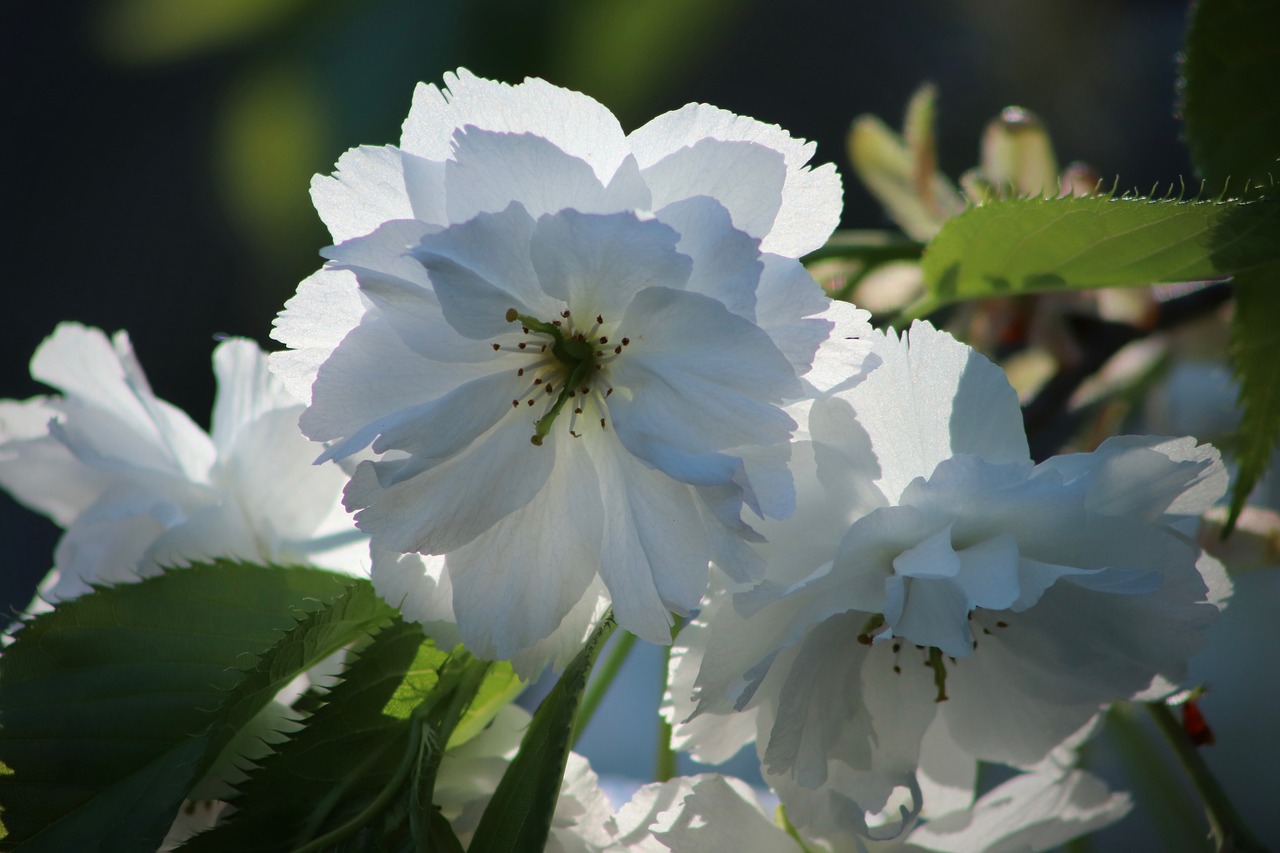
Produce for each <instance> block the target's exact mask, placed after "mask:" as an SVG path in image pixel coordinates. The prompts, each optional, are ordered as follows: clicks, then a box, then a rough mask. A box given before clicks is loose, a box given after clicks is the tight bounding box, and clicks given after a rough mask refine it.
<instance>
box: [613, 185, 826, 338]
mask: <svg viewBox="0 0 1280 853" xmlns="http://www.w3.org/2000/svg"><path fill="white" fill-rule="evenodd" d="M655 215H656V216H657V218H658V221H660V222H663V223H665V224H667V225H670V226H671V227H672V228H674V229H675V230H676V232H677V233H678V234H679V235H680V237H679V239H680V243H679V246H678V247H677V248H679V250H680V252H681V253H682V254H684V255H687V256H688V257H689V258H692V259H693V272H692V275H691V276H690V277H689V282H688V285H687V286H686V289H688V290H690V291H692V292H694V293H701V294H704V295H706V296H710V297H711V298H712V299H714V300H716V301H717V302H719V303H720V304H722V305H724V307H726V308H728V309H729V310H730V311H731V312H733V313H734V314H737V315H738V316H739V317H742V318H744V319H747V320H751V321H753V322H754V321H755V320H756V290H757V288H758V287H759V286H761V285H762V284H763V282H762V281H761V273H762V272H763V270H764V264H763V263H762V261H761V259H760V252H759V246H760V241H759V240H757V239H756V238H754V237H752V236H751V235H749V234H747V233H746V232H745V231H742V230H739V229H737V228H735V227H734V226H733V222H732V220H731V219H730V218H729V211H727V210H725V208H724V205H722V204H721V203H720V202H719V201H717V200H716V199H714V198H711V197H709V196H696V197H694V198H690V199H682V200H679V201H675V202H672V203H671V204H668V205H667V206H666V207H664V208H662V209H661V210H659V211H657V213H656V214H655ZM653 283H654V284H663V282H661V281H655V282H653ZM664 286H666V287H674V286H675V285H671V284H666V285H664ZM814 287H815V288H817V284H814ZM637 289H638V288H637ZM819 295H821V291H820V289H819ZM817 310H820V308H819V309H817ZM761 316H764V315H761ZM785 316H786V315H785V314H781V315H780V317H779V318H778V319H782V317H785ZM771 319H772V318H771Z"/></svg>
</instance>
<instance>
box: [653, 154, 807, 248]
mask: <svg viewBox="0 0 1280 853" xmlns="http://www.w3.org/2000/svg"><path fill="white" fill-rule="evenodd" d="M786 172H787V169H786V164H785V163H784V161H783V158H782V155H781V154H780V153H778V152H777V151H774V150H772V149H770V148H766V147H764V146H763V145H757V144H754V143H751V142H722V141H720V140H718V139H700V140H698V141H697V142H695V143H693V144H692V145H690V146H689V147H687V148H681V149H679V150H678V151H674V152H672V153H671V154H668V155H667V156H665V157H663V158H662V159H661V160H658V161H657V162H656V163H654V164H653V165H651V166H646V167H644V168H643V169H642V170H641V173H642V174H643V175H644V180H645V183H646V184H648V185H649V189H650V190H651V191H652V193H653V206H654V207H655V208H657V209H661V208H663V207H666V206H667V205H670V204H672V203H674V202H679V201H681V200H682V199H687V198H689V197H691V196H710V197H711V198H714V199H715V200H716V201H718V202H720V204H722V205H724V207H725V208H726V209H727V210H728V211H729V215H730V216H731V217H732V219H733V226H734V227H735V228H737V229H739V230H741V231H745V232H746V233H747V234H750V235H751V236H752V237H754V238H756V239H757V240H763V239H764V238H765V236H766V235H768V234H769V230H770V228H772V226H773V222H774V219H775V218H776V217H777V215H778V209H779V208H780V207H781V206H782V185H783V182H784V181H785V180H786ZM746 175H749V176H750V180H743V176H746Z"/></svg>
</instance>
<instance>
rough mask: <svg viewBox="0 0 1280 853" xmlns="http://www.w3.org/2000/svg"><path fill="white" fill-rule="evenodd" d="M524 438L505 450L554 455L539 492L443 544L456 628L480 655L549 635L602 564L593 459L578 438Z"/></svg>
mask: <svg viewBox="0 0 1280 853" xmlns="http://www.w3.org/2000/svg"><path fill="white" fill-rule="evenodd" d="M528 442H529V439H528V436H527V435H526V436H525V437H524V448H506V449H504V450H505V452H506V453H511V454H514V453H521V452H523V453H525V454H532V455H540V456H545V457H546V458H551V459H554V461H555V470H554V471H553V472H552V473H551V474H550V476H545V475H544V477H545V485H544V486H543V487H542V488H541V489H540V490H539V492H538V494H537V496H536V497H535V498H534V499H533V500H530V501H526V502H525V503H524V505H523V506H522V507H520V508H519V509H516V510H515V511H513V512H511V513H510V514H508V515H505V516H504V517H503V518H501V519H496V520H491V521H490V523H489V524H487V525H485V529H484V530H483V532H481V533H480V534H479V535H478V536H476V537H475V538H474V539H473V540H472V541H471V542H470V543H469V544H467V545H466V546H464V547H459V548H456V549H455V548H449V549H447V550H448V551H449V552H450V553H449V555H448V557H447V559H446V566H447V567H448V571H449V577H450V579H451V581H452V583H453V607H454V612H456V613H457V615H458V629H459V630H460V631H461V633H462V638H463V641H464V642H466V644H467V647H468V648H470V649H471V650H472V651H473V652H475V653H476V654H478V655H480V656H482V657H492V658H496V659H502V660H505V659H509V658H511V657H512V655H514V654H515V653H516V652H518V651H520V650H521V649H525V648H527V647H529V646H531V645H533V644H534V643H536V642H537V641H539V640H542V639H543V638H545V637H547V636H549V635H550V634H551V633H552V632H553V631H555V630H556V628H557V627H559V625H560V623H561V621H562V620H563V619H564V618H565V616H566V615H568V613H569V611H570V610H572V609H573V607H574V606H575V605H576V604H578V602H579V601H580V600H581V599H582V597H583V593H584V592H585V591H586V589H587V588H588V587H589V586H590V584H591V581H592V579H593V578H594V577H595V576H596V573H597V571H598V569H599V566H600V557H599V554H600V548H601V545H600V539H601V535H602V532H603V531H602V528H603V527H604V524H603V519H602V517H601V495H600V493H599V490H598V489H597V488H596V485H595V483H596V473H595V471H594V468H593V466H592V462H591V459H590V458H589V457H588V455H587V453H586V451H585V450H584V449H583V448H581V447H580V446H579V445H580V442H578V441H574V440H572V439H567V438H565V437H563V436H560V437H554V436H553V437H549V440H548V441H547V442H546V443H545V444H544V445H543V446H542V447H532V446H530V445H529V443H528ZM489 452H490V453H492V454H493V455H494V456H498V455H499V451H497V450H496V449H495V450H492V451H489ZM553 454H554V455H553ZM455 476H458V475H455ZM486 476H489V477H492V476H493V475H492V474H486ZM444 482H450V483H457V482H458V481H457V480H454V479H450V480H446V481H444ZM443 491H452V492H453V494H452V495H450V496H449V498H448V499H450V500H452V501H460V500H465V497H464V496H462V495H459V494H458V492H459V486H458V485H454V486H453V488H452V489H445V490H443ZM464 523H465V521H464ZM442 550H446V549H442Z"/></svg>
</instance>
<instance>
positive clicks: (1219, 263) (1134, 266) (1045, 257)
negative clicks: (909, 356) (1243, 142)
mask: <svg viewBox="0 0 1280 853" xmlns="http://www.w3.org/2000/svg"><path fill="white" fill-rule="evenodd" d="M1276 259H1280V200H1277V199H1270V198H1269V199H1263V200H1257V201H1251V202H1242V201H1176V200H1172V199H1162V200H1153V199H1149V198H1139V197H1123V198H1114V197H1110V196H1087V197H1078V198H1072V197H1068V198H1054V199H1043V198H1040V199H1010V200H1005V201H993V202H990V203H988V204H983V205H980V206H978V207H974V208H971V209H969V210H967V211H965V212H964V213H962V214H960V215H959V216H956V217H954V218H952V219H949V220H948V221H947V223H946V224H945V225H943V226H942V230H941V231H940V232H939V233H938V236H937V237H936V238H935V239H934V241H933V242H932V243H930V244H929V246H928V248H927V249H926V250H925V254H924V260H923V265H922V268H923V272H924V280H925V287H926V288H927V290H928V295H927V296H926V297H925V302H924V303H922V304H921V305H918V306H916V307H915V308H914V309H913V311H912V313H913V314H915V315H916V316H920V315H921V314H924V313H927V312H928V311H931V310H933V309H935V308H938V307H940V306H942V305H946V304H947V303H950V302H956V301H959V300H966V299H978V298H982V297H989V296H1014V295H1019V294H1027V293H1041V292H1048V291H1057V290H1082V289H1090V288H1098V287H1130V286H1143V285H1150V284H1158V283H1161V282H1182V281H1205V280H1209V279H1217V278H1225V277H1227V276H1230V275H1235V274H1238V273H1240V272H1243V271H1245V270H1249V269H1253V268H1255V267H1259V266H1262V265H1264V264H1267V263H1269V262H1271V261H1274V260H1276Z"/></svg>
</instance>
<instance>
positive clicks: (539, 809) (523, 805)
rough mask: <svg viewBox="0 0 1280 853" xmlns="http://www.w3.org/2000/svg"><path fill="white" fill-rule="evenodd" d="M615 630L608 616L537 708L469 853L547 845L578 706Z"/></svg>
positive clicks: (506, 852) (528, 851)
mask: <svg viewBox="0 0 1280 853" xmlns="http://www.w3.org/2000/svg"><path fill="white" fill-rule="evenodd" d="M614 627H615V622H614V619H613V612H612V611H610V612H609V613H608V614H607V615H606V616H605V617H604V619H603V620H601V622H600V624H599V625H598V626H596V629H595V630H594V631H593V632H592V633H591V636H590V637H589V638H588V640H587V643H586V645H585V646H584V647H583V648H582V650H581V651H580V652H578V654H577V655H576V656H575V657H574V659H573V660H572V661H570V662H569V665H568V666H567V667H565V670H564V673H563V674H562V675H561V676H560V680H559V681H557V682H556V686H555V687H553V688H552V689H551V692H550V693H548V694H547V698H545V699H543V700H542V704H541V705H539V706H538V710H537V712H536V713H535V714H534V715H533V721H532V722H531V723H529V728H528V730H527V731H526V732H525V736H524V738H523V740H521V742H520V752H519V753H518V754H517V755H516V757H515V759H514V760H513V761H512V762H511V766H510V767H508V768H507V771H506V773H505V774H503V776H502V781H501V782H499V783H498V788H497V790H496V791H494V793H493V799H491V800H490V801H489V805H488V807H487V808H486V809H485V811H484V814H483V815H482V816H481V818H480V824H479V826H477V827H476V832H475V835H474V836H473V837H472V840H471V846H470V847H469V848H468V850H469V851H470V853H537V851H540V850H542V849H543V847H544V846H545V845H546V843H547V836H548V835H549V834H550V832H551V819H552V817H553V816H554V814H555V809H556V800H557V799H559V796H560V784H561V782H562V780H563V779H564V768H565V764H566V762H567V761H568V760H569V748H570V746H571V739H572V733H573V722H574V717H575V715H576V713H577V710H578V703H579V702H580V701H581V699H582V693H583V690H585V689H586V686H587V677H588V676H589V675H590V674H591V668H592V666H594V665H595V660H596V656H597V655H599V653H600V649H601V648H602V647H603V646H604V643H605V641H606V640H607V639H609V635H610V634H611V633H612V632H613V629H614Z"/></svg>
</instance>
